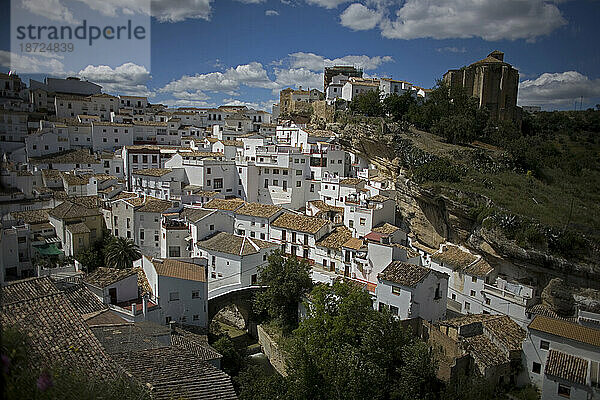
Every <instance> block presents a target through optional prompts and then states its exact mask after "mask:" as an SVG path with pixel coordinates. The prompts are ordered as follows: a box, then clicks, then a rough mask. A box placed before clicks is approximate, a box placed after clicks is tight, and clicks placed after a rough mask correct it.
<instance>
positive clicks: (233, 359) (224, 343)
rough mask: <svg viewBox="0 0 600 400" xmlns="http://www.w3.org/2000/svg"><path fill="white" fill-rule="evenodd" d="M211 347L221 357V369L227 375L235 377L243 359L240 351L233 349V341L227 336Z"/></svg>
mask: <svg viewBox="0 0 600 400" xmlns="http://www.w3.org/2000/svg"><path fill="white" fill-rule="evenodd" d="M212 347H214V349H215V350H216V351H217V352H219V354H221V355H222V356H223V358H222V359H221V368H222V369H223V371H225V373H226V374H227V375H230V376H236V375H237V374H238V373H239V372H240V369H241V368H242V364H243V358H242V355H241V354H240V351H239V350H238V349H236V348H235V346H234V344H233V341H232V340H231V338H230V337H229V336H228V335H223V336H221V337H220V338H219V339H218V340H217V341H216V342H214V343H213V344H212Z"/></svg>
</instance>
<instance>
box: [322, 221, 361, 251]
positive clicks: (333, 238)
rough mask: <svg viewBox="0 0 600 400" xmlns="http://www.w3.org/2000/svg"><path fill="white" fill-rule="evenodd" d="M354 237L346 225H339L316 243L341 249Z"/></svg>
mask: <svg viewBox="0 0 600 400" xmlns="http://www.w3.org/2000/svg"><path fill="white" fill-rule="evenodd" d="M351 238H352V232H351V231H350V229H348V228H346V227H345V226H338V227H337V228H335V230H334V231H333V232H331V233H329V234H327V235H325V237H323V239H321V240H319V241H318V242H317V243H316V245H317V246H321V247H327V248H329V249H333V250H337V251H340V250H341V249H342V246H343V245H344V244H345V243H346V242H348V240H350V239H351Z"/></svg>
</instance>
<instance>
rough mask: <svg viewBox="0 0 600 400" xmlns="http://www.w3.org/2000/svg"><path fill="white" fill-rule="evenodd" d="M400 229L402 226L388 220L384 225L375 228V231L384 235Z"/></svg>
mask: <svg viewBox="0 0 600 400" xmlns="http://www.w3.org/2000/svg"><path fill="white" fill-rule="evenodd" d="M398 230H400V228H398V227H397V226H394V225H392V224H388V223H387V222H386V223H385V224H383V225H380V226H378V227H375V228H373V232H377V233H382V234H384V235H391V234H392V233H395V232H396V231H398Z"/></svg>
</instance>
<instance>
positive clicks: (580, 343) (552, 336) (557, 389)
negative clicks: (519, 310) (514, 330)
mask: <svg viewBox="0 0 600 400" xmlns="http://www.w3.org/2000/svg"><path fill="white" fill-rule="evenodd" d="M523 353H524V358H523V362H524V364H525V365H524V367H525V371H527V373H528V375H529V376H528V378H529V381H530V382H531V383H533V384H534V385H535V386H537V387H538V388H539V389H540V391H541V392H542V398H543V399H544V400H546V399H557V400H559V399H565V398H569V399H577V400H579V399H581V400H588V399H596V398H600V367H599V364H600V330H598V329H594V328H591V327H587V326H583V325H579V324H577V323H574V322H569V321H565V320H560V319H555V318H550V317H546V316H543V315H538V316H536V317H535V318H534V319H533V321H532V322H531V323H530V324H529V326H528V335H527V338H526V339H525V342H524V343H523Z"/></svg>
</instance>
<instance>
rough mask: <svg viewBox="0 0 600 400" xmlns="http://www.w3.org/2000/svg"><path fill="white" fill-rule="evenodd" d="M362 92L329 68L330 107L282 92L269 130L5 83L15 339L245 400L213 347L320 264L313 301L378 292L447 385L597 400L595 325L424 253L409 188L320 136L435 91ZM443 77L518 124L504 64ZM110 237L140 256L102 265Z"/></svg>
mask: <svg viewBox="0 0 600 400" xmlns="http://www.w3.org/2000/svg"><path fill="white" fill-rule="evenodd" d="M494 71H496V72H494ZM498 71H500V72H498ZM497 73H499V74H500V75H497ZM458 74H462V75H463V76H462V77H458ZM469 74H471V75H469ZM478 74H479V75H478ZM362 75H363V74H362V70H361V69H360V68H356V67H352V66H336V67H331V68H326V69H325V73H324V77H325V81H324V87H323V90H322V91H321V90H319V89H315V88H310V89H307V90H302V88H300V89H292V88H288V89H284V90H282V91H281V93H280V102H279V103H278V104H276V105H274V106H273V110H272V113H269V112H266V111H261V110H255V109H251V108H248V107H246V106H229V105H223V106H220V107H216V108H178V109H172V108H169V107H166V106H164V105H161V104H151V103H150V102H149V101H148V99H147V98H145V97H136V96H113V95H110V94H107V93H103V92H102V88H101V87H100V86H99V85H97V84H94V83H93V82H89V81H86V80H80V79H77V78H66V79H56V78H47V79H45V80H44V81H43V82H38V81H35V80H31V81H30V82H29V85H26V84H25V83H24V82H22V81H21V79H20V78H19V76H18V75H15V74H0V107H1V109H0V151H1V153H2V171H1V175H0V214H1V216H2V229H1V230H0V252H1V257H0V282H1V283H2V311H1V313H0V319H1V321H2V325H3V326H9V325H10V326H14V327H16V328H17V329H18V330H20V331H21V332H22V333H24V334H25V335H26V336H27V337H28V338H29V339H30V341H31V350H32V351H33V352H34V353H35V354H36V355H37V356H39V357H40V358H41V359H46V360H48V359H59V360H62V361H65V362H69V363H71V365H73V367H74V368H75V367H77V368H81V369H85V370H89V369H94V370H99V371H100V370H101V371H102V375H103V376H104V377H105V378H106V379H111V377H114V376H118V375H119V374H120V373H121V371H127V373H128V374H130V376H132V377H134V378H135V379H137V380H139V381H141V382H142V383H143V384H144V385H146V386H147V387H149V388H150V393H151V396H152V398H169V396H170V395H172V394H173V393H175V394H176V395H186V396H189V398H215V399H217V398H218V399H226V398H236V396H237V395H236V392H235V390H234V386H233V381H232V379H231V377H230V376H229V375H228V374H226V373H225V372H223V371H222V369H221V367H222V365H221V361H222V357H223V355H222V354H219V353H218V352H217V351H216V350H215V349H214V348H213V347H212V346H211V345H210V344H209V342H208V339H207V332H208V330H209V327H210V325H211V321H212V320H213V319H214V318H215V316H216V315H217V314H218V313H219V311H221V309H222V308H224V307H226V306H231V305H235V306H236V307H237V309H238V310H237V314H239V315H240V318H242V319H243V321H242V322H241V324H242V326H243V327H244V329H247V330H248V331H251V332H254V331H256V324H253V321H252V320H251V317H250V314H251V312H249V311H248V310H246V309H244V304H245V303H246V304H247V303H248V298H250V297H251V296H252V293H254V291H256V290H260V288H261V276H260V274H261V271H262V270H263V268H264V267H265V265H266V264H268V262H269V261H268V259H269V256H270V255H271V254H272V253H273V252H276V251H280V252H282V253H283V254H285V255H286V256H289V257H295V258H298V259H300V260H303V261H305V262H306V263H308V264H309V266H310V276H311V278H312V281H313V282H314V283H315V284H317V285H318V284H321V285H333V284H334V283H335V282H345V283H347V284H350V285H352V286H357V287H359V288H360V289H361V290H363V291H365V292H366V293H368V295H369V296H370V298H371V300H372V304H373V308H374V309H375V310H377V311H381V312H389V313H391V314H393V315H394V316H395V317H396V318H397V319H398V320H400V321H401V322H402V324H403V326H405V327H407V328H408V327H410V329H411V332H412V334H413V335H414V336H416V337H418V339H419V340H421V341H423V342H424V343H426V344H427V346H428V348H429V349H430V351H432V352H435V353H436V354H437V355H438V358H437V362H438V365H437V370H436V375H437V377H438V378H439V379H440V380H442V381H444V382H450V381H453V380H457V379H459V377H460V376H461V375H464V374H466V373H473V372H476V373H477V374H478V375H480V376H481V377H483V378H485V379H486V380H487V381H489V382H491V383H492V384H494V385H497V384H506V385H512V386H515V387H524V386H527V385H533V386H534V387H536V388H537V389H538V391H539V393H541V395H542V397H543V399H563V398H571V399H586V400H587V399H593V398H599V397H600V366H599V363H600V314H598V313H597V312H595V311H597V310H594V309H589V310H587V309H583V308H579V309H576V310H575V311H574V313H573V314H572V315H559V313H557V312H556V310H553V309H552V307H550V306H549V305H548V304H547V303H546V302H544V301H542V300H543V299H542V289H543V287H540V285H538V282H535V281H533V280H532V279H527V277H523V276H518V275H517V274H515V273H513V270H512V269H511V268H509V267H504V268H499V267H497V266H495V265H494V266H493V263H490V262H489V260H487V259H486V255H485V254H482V253H480V252H477V251H476V250H475V249H473V248H469V247H467V244H466V243H452V242H448V241H446V242H445V243H442V244H441V245H440V246H439V247H435V248H432V247H430V246H429V245H428V244H427V243H423V242H421V241H419V238H418V237H417V236H416V235H415V234H414V232H411V231H410V229H409V228H408V227H407V226H406V225H405V224H403V223H402V220H401V215H402V214H404V212H405V210H402V209H401V207H399V205H398V203H397V201H396V184H397V183H396V182H395V181H394V180H393V179H390V177H389V176H387V175H386V174H384V173H383V172H382V171H380V170H378V168H377V167H376V166H375V165H374V164H373V163H372V162H370V160H368V159H366V158H364V156H363V155H360V154H356V153H353V152H351V151H349V150H348V149H347V148H346V147H344V146H343V144H342V143H341V142H340V132H336V131H334V130H331V129H323V128H322V126H316V125H315V124H312V123H311V117H307V115H309V114H312V115H313V117H312V118H315V114H316V115H317V117H316V118H317V119H322V120H323V121H327V122H329V118H331V115H332V114H333V113H335V112H336V111H337V110H341V109H344V107H345V104H347V103H348V102H352V101H353V100H354V99H355V98H356V97H357V96H359V95H361V94H363V93H365V92H368V91H373V90H377V91H379V93H381V95H382V96H383V97H386V96H390V95H392V94H398V95H401V94H404V93H408V94H409V95H410V96H413V97H414V98H415V99H417V100H418V101H420V102H426V101H427V100H428V96H429V94H430V90H428V89H423V88H421V87H419V86H417V85H413V84H411V83H409V82H406V81H403V80H394V79H389V78H381V79H378V78H363V77H362ZM473 76H476V78H473ZM478 76H479V78H477V77H478ZM498 77H500V78H498ZM444 79H445V80H446V81H447V82H448V84H449V85H450V86H452V85H468V82H470V83H471V86H470V87H469V88H466V87H465V88H466V89H468V90H469V91H470V93H472V94H474V95H475V94H477V93H479V94H478V95H479V106H480V107H488V108H491V109H494V116H495V117H496V118H498V119H506V120H519V118H520V114H521V113H522V112H523V110H522V109H520V108H518V107H517V106H516V91H517V85H516V83H518V72H516V70H515V69H513V68H512V67H511V66H510V65H509V64H507V63H505V62H504V60H503V53H501V52H498V51H496V52H493V53H491V54H490V55H489V56H488V57H487V58H485V59H483V60H481V61H478V62H476V63H474V64H473V65H472V66H469V67H468V68H467V69H463V70H451V71H449V72H448V73H447V75H446V76H445V77H444ZM478 79H479V80H478ZM465 82H467V83H465ZM473 82H475V83H473ZM477 82H484V83H481V87H473V85H477ZM495 85H496V86H497V85H500V86H498V87H497V90H496V89H494V90H492V89H489V88H492V87H496V86H495ZM502 85H504V86H502ZM482 88H485V89H486V90H483V89H482ZM488 89H489V90H488ZM494 107H495V108H494ZM321 111H322V112H321ZM312 122H314V119H313V120H312ZM111 238H123V239H128V240H130V241H131V242H132V243H133V245H135V247H136V248H138V249H139V252H140V253H141V254H140V255H141V257H139V259H136V260H135V261H133V264H132V265H130V266H127V267H126V268H111V267H109V266H107V265H103V260H98V259H96V260H94V255H95V254H97V253H94V251H96V250H95V249H97V246H99V245H98V243H103V242H106V241H109V240H111ZM96 258H97V257H96ZM249 296H250V297H249ZM306 300H307V301H308V303H307V304H308V307H310V305H309V304H310V299H306ZM244 302H245V303H244ZM298 312H299V314H300V318H303V317H306V313H307V310H306V309H305V306H304V305H301V304H299V307H298ZM261 332H262V331H261ZM261 345H262V346H263V350H264V347H265V346H266V344H264V343H261ZM72 347H77V348H78V349H79V350H78V351H77V352H73V351H71V350H70V348H72ZM148 371H153V372H154V373H152V374H148V373H147V372H148Z"/></svg>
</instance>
